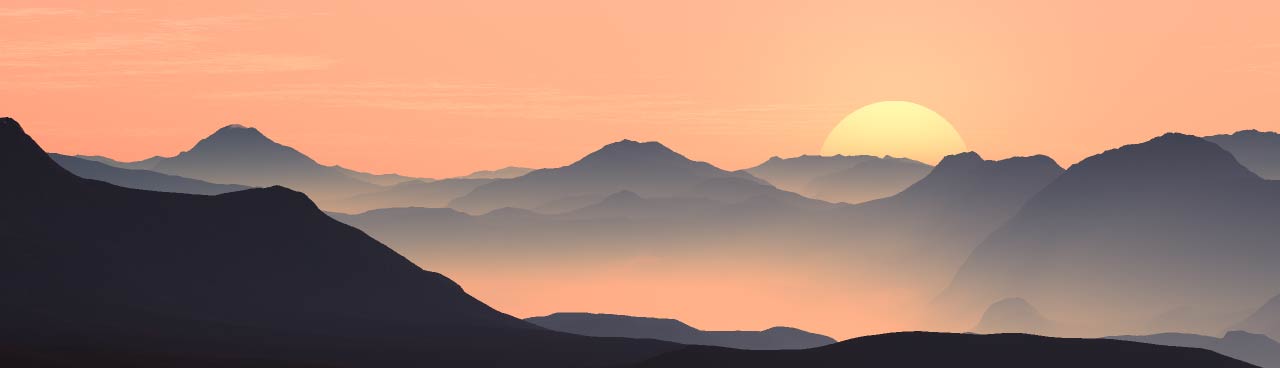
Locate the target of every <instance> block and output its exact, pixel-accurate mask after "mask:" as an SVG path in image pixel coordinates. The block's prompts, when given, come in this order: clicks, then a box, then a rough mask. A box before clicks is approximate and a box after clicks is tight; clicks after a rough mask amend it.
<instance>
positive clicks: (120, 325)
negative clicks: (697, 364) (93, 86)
mask: <svg viewBox="0 0 1280 368" xmlns="http://www.w3.org/2000/svg"><path fill="white" fill-rule="evenodd" d="M0 172H5V173H6V175H13V176H12V178H13V179H12V180H4V181H0V202H2V203H4V206H0V244H3V246H0V299H3V300H4V303H0V325H3V326H4V328H3V329H0V346H4V347H5V349H4V350H3V351H0V353H7V352H9V351H16V352H18V354H0V359H14V361H17V362H19V364H22V365H24V366H41V365H44V366H146V365H154V366H225V365H228V362H237V361H241V360H243V361H246V362H250V363H252V362H262V363H260V364H258V365H261V366H343V367H346V366H349V367H371V366H548V367H562V366H613V365H619V364H627V363H630V362H635V361H638V360H640V359H643V358H645V357H649V356H653V355H655V354H657V353H659V352H662V351H667V350H670V349H672V348H673V345H672V344H668V343H662V342H656V341H634V340H623V339H599V338H584V337H578V336H573V335H569V334H563V333H558V332H552V331H547V330H545V329H542V328H539V327H536V326H534V325H532V324H528V323H526V322H524V321H521V320H519V319H516V318H513V317H510V316H508V315H505V314H502V313H500V312H497V311H495V310H493V309H491V308H489V307H488V306H486V305H485V304H483V303H481V302H479V301H477V300H476V299H474V298H472V297H471V296H469V295H467V294H466V293H465V292H464V291H463V290H462V288H460V287H459V286H458V285H457V284H455V283H453V282H452V281H450V280H449V279H448V278H445V277H444V276H442V275H440V274H437V273H434V272H429V271H424V270H422V269H421V268H419V267H418V266H415V265H414V264H413V263H411V262H409V261H408V260H407V259H405V258H404V257H401V256H400V255H399V254H396V253H395V252H393V251H391V250H390V249H388V248H387V247H385V246H383V245H382V244H380V243H378V242H377V241H375V240H373V239H372V238H370V237H369V236H367V235H365V234H364V233H362V232H360V231H358V230H356V229H354V228H351V227H349V226H346V225H343V224H341V223H339V222H337V221H335V220H333V219H331V218H330V217H328V216H326V215H325V214H324V213H323V212H321V211H320V210H319V209H317V208H316V206H315V205H314V204H312V203H311V202H310V201H309V200H308V199H307V197H306V196H305V195H303V194H301V193H298V192H294V191H292V190H289V189H285V188H282V187H270V188H265V189H249V190H244V191H239V192H232V193H226V194H221V195H217V196H200V195H190V194H174V193H161V192H150V191H142V190H135V189H127V188H121V187H117V186H114V185H111V184H107V183H104V182H100V181H95V180H87V179H82V178H79V177H76V176H75V175H72V174H71V173H69V172H67V171H66V170H65V169H63V168H62V167H59V166H58V165H57V164H56V163H55V162H54V161H53V160H51V159H50V158H49V156H48V155H46V154H45V153H44V152H43V150H41V149H40V147H39V146H38V145H37V144H36V143H35V142H34V141H32V140H31V138H30V137H28V136H27V135H26V134H25V133H24V132H23V131H22V129H21V128H20V127H19V126H18V124H17V122H15V121H13V120H12V119H8V118H4V119H0ZM14 361H9V363H14ZM33 361H34V362H33ZM0 363H4V362H0ZM230 365H238V364H230ZM9 366H13V365H9Z"/></svg>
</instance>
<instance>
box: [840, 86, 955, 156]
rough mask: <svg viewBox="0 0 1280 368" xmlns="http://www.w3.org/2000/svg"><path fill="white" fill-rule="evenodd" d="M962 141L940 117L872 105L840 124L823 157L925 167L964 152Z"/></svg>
mask: <svg viewBox="0 0 1280 368" xmlns="http://www.w3.org/2000/svg"><path fill="white" fill-rule="evenodd" d="M966 150H967V148H965V144H964V140H963V139H961V138H960V134H959V133H956V129H955V127H952V126H951V123H949V122H947V119H944V118H943V117H942V115H938V113H936V112H933V110H930V109H929V108H927V107H924V106H920V105H918V104H915V103H911V102H907V101H882V102H876V103H873V104H870V105H867V106H863V107H862V108H860V109H858V110H857V111H854V112H853V113H851V114H849V116H846V117H845V118H844V119H843V120H841V121H840V124H839V125H836V127H835V129H832V130H831V134H830V135H828V136H827V141H826V143H823V144H822V154H823V155H827V156H830V155H837V154H839V155H872V156H885V155H889V156H894V157H906V158H910V159H914V160H917V161H921V162H924V163H928V164H934V163H937V162H938V161H939V160H941V159H942V157H943V156H946V155H950V154H953V153H959V152H964V151H966Z"/></svg>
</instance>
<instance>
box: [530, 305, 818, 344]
mask: <svg viewBox="0 0 1280 368" xmlns="http://www.w3.org/2000/svg"><path fill="white" fill-rule="evenodd" d="M525 320H526V321H529V322H532V323H533V324H536V325H538V326H542V327H546V328H548V329H551V330H555V331H561V332H568V333H572V334H578V335H583V336H599V337H632V338H644V339H658V340H663V341H671V342H678V343H681V344H690V345H710V346H723V347H729V348H737V349H751V350H778V349H807V348H813V347H818V346H822V345H827V344H832V343H835V342H836V341H835V340H833V339H831V338H830V337H826V336H822V335H818V334H813V333H809V332H805V331H801V330H798V329H794V328H790V327H774V328H770V329H767V330H764V331H702V330H699V329H696V328H693V327H691V326H689V325H687V324H685V323H684V322H680V321H677V320H674V319H666V318H646V317H631V316H622V315H615V314H595V313H556V314H552V315H549V316H543V317H531V318H526V319H525Z"/></svg>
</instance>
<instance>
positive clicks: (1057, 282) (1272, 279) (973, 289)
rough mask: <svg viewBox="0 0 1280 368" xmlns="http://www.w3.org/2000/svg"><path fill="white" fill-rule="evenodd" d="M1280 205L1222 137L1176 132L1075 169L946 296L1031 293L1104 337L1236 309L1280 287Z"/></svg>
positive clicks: (950, 302)
mask: <svg viewBox="0 0 1280 368" xmlns="http://www.w3.org/2000/svg"><path fill="white" fill-rule="evenodd" d="M1276 208H1280V185H1277V183H1272V182H1267V181H1265V180H1262V179H1261V178H1259V177H1258V176H1257V175H1255V174H1253V173H1252V172H1249V171H1248V170H1247V169H1245V168H1244V167H1243V166H1241V165H1240V164H1239V163H1238V162H1236V160H1235V159H1234V158H1233V157H1232V155H1231V154H1230V153H1228V152H1227V151H1225V150H1223V149H1222V148H1220V147H1218V146H1217V145H1215V144H1213V143H1210V142H1208V141H1205V140H1203V139H1200V138H1197V137H1192V136H1188V135H1182V134H1172V133H1171V134H1167V135H1164V136H1161V137H1158V138H1155V139H1152V140H1150V141H1148V142H1146V143H1141V144H1134V145H1128V146H1124V147H1121V148H1119V149H1114V150H1110V151H1107V152H1104V153H1102V154H1099V155H1095V156H1093V157H1090V158H1088V159H1085V160H1084V161H1081V162H1080V163H1078V164H1076V165H1075V166H1072V167H1071V169H1069V170H1068V171H1067V172H1066V173H1065V174H1063V175H1062V176H1061V177H1059V178H1058V179H1057V180H1055V181H1054V182H1053V183H1052V184H1050V185H1049V186H1047V187H1045V189H1044V190H1042V191H1040V193H1038V194H1037V195H1036V196H1035V197H1034V198H1032V199H1031V200H1029V201H1028V202H1027V204H1026V206H1024V207H1023V208H1022V210H1021V211H1020V212H1019V213H1018V214H1017V215H1016V216H1015V217H1014V218H1013V219H1011V220H1010V221H1009V222H1008V223H1007V224H1006V225H1005V226H1004V227H1003V228H1001V229H1000V230H998V231H996V232H995V233H994V234H992V235H991V236H990V237H989V238H988V239H987V240H986V241H985V242H984V243H983V244H982V245H981V246H979V247H978V248H977V249H976V250H975V251H974V252H973V254H972V255H971V256H970V257H969V260H968V261H967V262H966V264H965V266H964V267H963V268H962V269H961V271H960V272H959V273H958V274H957V275H956V277H955V279H954V281H953V283H952V285H951V287H950V288H949V289H948V291H947V292H946V293H944V294H943V295H942V297H941V298H940V299H939V303H940V305H944V306H946V307H948V308H953V310H956V311H960V313H976V312H977V308H981V306H982V305H985V304H986V303H989V302H990V301H991V300H996V299H999V298H1003V297H1006V296H1009V295H1018V296H1023V297H1027V298H1029V299H1032V300H1035V301H1036V303H1037V307H1039V308H1040V309H1041V310H1042V311H1044V312H1045V313H1046V314H1048V315H1052V316H1054V318H1055V320H1056V321H1057V322H1059V323H1062V324H1068V325H1073V326H1072V328H1073V330H1075V329H1077V327H1079V328H1083V330H1081V332H1082V333H1088V334H1095V335H1097V334H1114V333H1123V332H1126V331H1135V330H1140V327H1141V326H1138V325H1136V323H1140V322H1145V321H1150V320H1152V318H1153V317H1154V316H1156V315H1157V314H1159V313H1160V312H1162V311H1166V310H1169V309H1170V308H1179V307H1187V306H1195V307H1197V308H1200V309H1203V310H1206V311H1209V312H1211V313H1214V314H1220V315H1228V313H1227V312H1231V311H1236V310H1242V309H1245V308H1249V306H1252V305H1258V304H1259V303H1260V296H1262V295H1270V294H1271V293H1274V292H1275V290H1276V289H1277V288H1280V269H1277V268H1276V267H1275V265H1276V264H1278V263H1280V247H1275V239H1277V238H1280V228H1277V227H1276V226H1275V224H1276V223H1277V222H1278V221H1280V212H1277V211H1276V210H1275V209H1276ZM967 315H969V316H971V315H972V314H967ZM960 318H966V317H960ZM968 318H972V317H968ZM1226 323H1227V322H1224V323H1223V324H1222V325H1225V324H1226Z"/></svg>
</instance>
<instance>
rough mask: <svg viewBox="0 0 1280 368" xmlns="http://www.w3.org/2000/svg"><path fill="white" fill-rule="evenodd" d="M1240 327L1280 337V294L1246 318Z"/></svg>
mask: <svg viewBox="0 0 1280 368" xmlns="http://www.w3.org/2000/svg"><path fill="white" fill-rule="evenodd" d="M1238 328H1241V329H1244V330H1247V331H1251V332H1257V333H1263V334H1267V335H1270V336H1271V337H1272V338H1280V296H1276V297H1275V298H1272V299H1271V300H1270V301H1268V302H1267V303H1266V304H1263V305H1262V308H1259V309H1258V311H1257V312H1254V313H1253V315H1250V316H1249V318H1248V319H1245V321H1244V322H1243V323H1241V324H1240V325H1239V326H1238Z"/></svg>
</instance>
